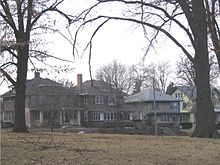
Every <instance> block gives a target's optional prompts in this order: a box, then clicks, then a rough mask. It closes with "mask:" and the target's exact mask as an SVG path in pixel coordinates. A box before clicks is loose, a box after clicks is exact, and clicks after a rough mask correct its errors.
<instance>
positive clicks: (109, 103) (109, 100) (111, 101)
mask: <svg viewBox="0 0 220 165" xmlns="http://www.w3.org/2000/svg"><path fill="white" fill-rule="evenodd" d="M115 101H116V100H115V97H112V96H108V105H115Z"/></svg>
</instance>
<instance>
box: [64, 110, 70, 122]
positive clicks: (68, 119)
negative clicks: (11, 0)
mask: <svg viewBox="0 0 220 165" xmlns="http://www.w3.org/2000/svg"><path fill="white" fill-rule="evenodd" d="M64 122H70V115H69V112H68V111H64Z"/></svg>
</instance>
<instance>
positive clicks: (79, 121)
mask: <svg viewBox="0 0 220 165" xmlns="http://www.w3.org/2000/svg"><path fill="white" fill-rule="evenodd" d="M77 123H78V125H79V126H81V116H80V111H77Z"/></svg>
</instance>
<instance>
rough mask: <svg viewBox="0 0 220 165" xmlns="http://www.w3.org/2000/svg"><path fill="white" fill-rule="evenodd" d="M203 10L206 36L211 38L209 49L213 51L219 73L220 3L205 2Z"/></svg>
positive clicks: (208, 0)
mask: <svg viewBox="0 0 220 165" xmlns="http://www.w3.org/2000/svg"><path fill="white" fill-rule="evenodd" d="M204 2H205V9H206V16H207V26H208V34H209V36H210V38H211V42H210V43H211V44H210V49H211V50H212V51H214V53H215V55H216V58H217V61H218V68H219V71H220V29H219V26H220V17H219V13H220V7H219V6H220V1H219V0H212V1H210V0H205V1H204Z"/></svg>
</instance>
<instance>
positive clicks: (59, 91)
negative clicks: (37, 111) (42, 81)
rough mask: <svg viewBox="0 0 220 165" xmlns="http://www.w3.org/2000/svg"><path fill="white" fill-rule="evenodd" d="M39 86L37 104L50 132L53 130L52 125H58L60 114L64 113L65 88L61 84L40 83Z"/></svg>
mask: <svg viewBox="0 0 220 165" xmlns="http://www.w3.org/2000/svg"><path fill="white" fill-rule="evenodd" d="M39 88H40V97H39V106H40V107H41V110H43V116H44V119H46V124H47V125H49V128H50V132H53V129H54V127H55V126H56V125H59V121H60V114H61V113H62V114H63V113H64V112H63V108H64V106H65V99H66V93H65V92H66V90H65V88H64V87H62V86H61V85H40V86H39ZM63 116H64V115H63Z"/></svg>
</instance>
